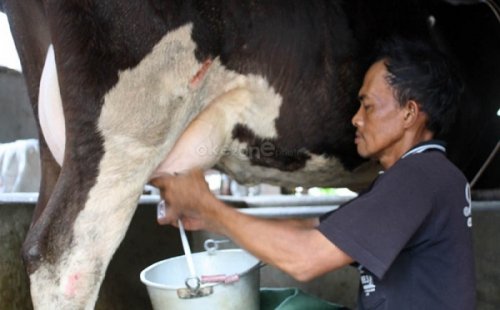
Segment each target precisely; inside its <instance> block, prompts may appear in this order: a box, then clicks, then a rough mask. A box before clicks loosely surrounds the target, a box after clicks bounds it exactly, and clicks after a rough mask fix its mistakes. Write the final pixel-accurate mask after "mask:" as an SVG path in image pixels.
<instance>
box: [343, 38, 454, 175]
mask: <svg viewBox="0 0 500 310" xmlns="http://www.w3.org/2000/svg"><path fill="white" fill-rule="evenodd" d="M376 59H377V61H376V62H375V63H374V64H373V65H372V66H371V67H370V69H369V70H368V71H367V73H366V75H365V79H364V81H363V86H362V87H361V89H360V91H359V100H360V103H361V105H360V108H359V110H358V112H357V113H356V115H355V116H354V117H353V119H352V122H353V124H354V126H355V127H356V128H357V132H356V140H355V143H356V144H357V148H358V152H359V154H360V155H361V156H363V157H370V158H375V159H378V160H380V162H381V163H382V165H383V166H386V167H388V166H390V165H392V164H393V163H394V162H395V160H397V159H398V158H399V157H400V156H401V155H402V154H403V153H404V152H406V151H407V150H408V149H409V148H411V147H412V146H413V145H415V144H416V143H418V142H422V141H426V140H429V139H431V138H433V137H434V136H435V135H436V134H440V133H442V132H443V131H446V130H447V129H448V128H449V126H450V125H451V123H452V122H453V118H454V115H455V110H456V105H457V100H458V96H459V94H460V89H461V86H460V85H461V84H460V81H459V79H458V77H457V75H456V74H455V73H454V72H453V69H452V68H451V66H450V65H449V64H448V61H447V60H446V58H445V57H444V56H442V55H441V54H440V53H439V52H437V51H435V50H433V49H432V48H430V47H428V46H427V45H425V44H423V43H419V42H408V41H402V40H392V41H390V42H387V43H386V44H384V47H383V48H382V49H381V50H380V53H379V54H378V57H377V58H376Z"/></svg>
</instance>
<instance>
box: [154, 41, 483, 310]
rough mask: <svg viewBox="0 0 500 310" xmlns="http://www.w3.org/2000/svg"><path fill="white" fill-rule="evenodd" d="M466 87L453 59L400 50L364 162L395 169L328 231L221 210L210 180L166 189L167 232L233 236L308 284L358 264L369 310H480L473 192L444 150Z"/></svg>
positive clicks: (338, 214) (374, 84) (393, 52)
mask: <svg viewBox="0 0 500 310" xmlns="http://www.w3.org/2000/svg"><path fill="white" fill-rule="evenodd" d="M459 93H460V83H459V79H458V78H457V77H456V74H455V73H454V72H453V70H452V69H451V67H450V66H449V64H448V62H447V61H446V58H445V57H444V56H443V55H441V54H439V53H437V52H435V51H434V50H433V49H431V48H430V47H428V46H427V45H425V44H424V43H419V42H408V41H404V40H393V41H391V42H388V43H387V44H386V45H385V48H384V49H382V50H381V53H380V55H379V57H378V58H377V61H376V62H374V64H373V65H372V66H371V67H370V69H369V70H368V72H367V73H366V75H365V78H364V82H363V85H362V87H361V90H360V91H359V101H360V107H359V110H358V112H357V113H356V115H354V117H353V118H352V123H353V125H354V126H355V127H356V129H357V131H356V138H355V141H354V142H355V143H356V146H357V150H358V152H359V154H360V155H361V156H363V157H366V158H372V159H375V160H378V161H379V162H380V164H381V166H382V167H383V168H384V171H385V172H384V173H383V174H381V175H380V176H379V177H378V178H377V179H376V180H375V181H374V182H373V184H372V185H371V187H370V188H369V189H368V190H367V191H365V192H364V193H362V194H360V195H359V196H358V198H356V199H354V200H352V201H350V202H348V203H347V204H345V205H343V206H342V207H341V208H340V209H339V210H337V211H335V212H332V213H330V214H327V215H325V216H323V217H322V218H321V219H320V221H318V220H308V221H294V220H279V221H278V220H269V219H261V218H254V217H251V216H248V215H244V214H242V213H240V212H238V211H235V210H234V209H232V208H230V207H228V206H226V205H225V204H223V203H222V202H220V201H219V200H217V199H216V198H215V197H214V196H213V195H212V194H211V193H210V191H209V190H208V187H207V185H206V183H205V181H204V179H203V175H202V172H200V171H195V172H191V173H189V174H187V175H183V176H178V177H165V178H162V179H156V180H154V181H153V183H154V184H155V185H156V186H158V187H159V188H160V189H161V192H162V197H163V198H164V199H165V200H166V201H167V204H168V205H169V206H170V209H169V210H168V212H167V214H166V216H165V217H163V218H160V219H159V222H160V223H161V224H166V223H170V224H174V225H175V223H176V221H177V219H178V218H181V219H182V221H183V223H184V225H185V227H186V228H187V229H207V230H210V231H214V232H218V233H221V234H224V235H227V236H228V237H229V238H231V239H232V240H233V241H235V242H236V243H237V244H239V245H240V246H241V247H243V248H245V249H246V250H248V251H249V252H251V253H252V254H253V255H255V256H256V257H258V258H259V259H261V260H262V261H264V262H266V263H268V264H270V265H273V266H276V267H278V268H280V269H281V270H283V271H285V272H286V273H288V274H290V275H292V276H293V277H294V278H296V279H298V280H300V281H308V280H310V279H312V278H314V277H316V276H319V275H322V274H324V273H326V272H329V271H332V270H335V269H338V268H341V267H343V266H346V265H349V264H353V265H355V266H358V269H359V271H360V279H361V285H360V291H359V298H358V307H359V309H474V305H475V279H474V262H473V251H472V236H471V228H470V227H471V220H470V193H469V186H468V184H467V181H466V179H465V177H464V176H463V175H462V173H461V172H460V171H459V170H458V169H457V168H456V167H455V166H454V165H453V164H451V162H449V161H448V160H447V159H446V157H445V153H444V151H445V148H444V145H443V144H442V143H441V142H439V141H434V140H432V139H433V138H434V137H435V136H436V135H439V134H443V133H444V132H445V131H446V130H447V129H448V128H449V126H450V123H451V122H452V120H453V115H454V111H455V109H456V104H457V100H458V96H459Z"/></svg>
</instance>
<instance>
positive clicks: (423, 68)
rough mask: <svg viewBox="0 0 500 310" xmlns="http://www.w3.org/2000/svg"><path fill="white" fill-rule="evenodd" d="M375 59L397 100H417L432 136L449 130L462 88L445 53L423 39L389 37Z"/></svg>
mask: <svg viewBox="0 0 500 310" xmlns="http://www.w3.org/2000/svg"><path fill="white" fill-rule="evenodd" d="M378 60H383V61H384V64H385V66H386V68H387V71H388V73H389V74H388V75H387V82H388V83H389V85H390V86H391V87H392V88H393V89H394V97H395V98H396V100H397V101H398V102H399V104H400V105H401V106H404V105H405V104H406V103H407V102H408V101H410V100H413V101H415V102H417V103H418V104H419V105H420V108H421V110H422V111H423V112H425V114H426V115H427V128H428V129H429V130H430V131H432V132H433V133H434V135H435V136H439V135H441V134H445V133H446V132H448V131H449V130H450V127H451V125H452V123H453V121H454V119H455V114H456V110H457V106H458V101H459V97H460V96H461V94H462V91H463V86H462V82H461V79H460V78H459V76H458V74H457V72H456V71H455V70H454V67H453V65H452V64H451V63H450V61H449V60H448V57H446V56H445V55H444V54H442V53H441V52H439V51H438V50H437V49H435V48H433V47H431V46H430V45H429V44H427V43H425V42H423V41H409V40H405V39H400V38H392V39H391V40H388V41H385V42H383V43H382V44H380V48H379V51H378V54H377V57H376V61H378Z"/></svg>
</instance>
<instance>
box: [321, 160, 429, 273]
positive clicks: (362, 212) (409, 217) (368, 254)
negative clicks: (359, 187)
mask: <svg viewBox="0 0 500 310" xmlns="http://www.w3.org/2000/svg"><path fill="white" fill-rule="evenodd" d="M393 168H396V167H393ZM431 206H432V187H431V185H430V184H428V183H427V182H426V178H425V175H424V174H423V173H422V172H421V171H419V169H418V168H417V167H412V166H408V165H406V166H405V165H403V167H398V169H390V170H389V171H387V172H386V173H385V174H384V175H382V176H380V177H379V178H378V179H377V180H376V181H375V183H374V184H373V186H372V189H371V190H370V191H369V192H367V193H365V194H363V195H360V196H359V197H358V198H356V199H354V200H352V201H351V202H349V203H347V204H346V205H344V206H343V207H341V208H339V209H338V210H337V211H335V212H333V213H331V214H330V215H329V216H327V217H324V218H323V219H322V221H321V223H320V225H319V226H318V230H319V231H320V232H321V233H322V234H323V235H325V236H326V237H327V238H328V239H329V240H330V241H331V242H332V243H333V244H335V245H336V246H337V247H339V248H340V249H342V250H343V251H344V252H345V253H347V254H348V255H349V256H351V258H352V259H354V260H355V261H357V262H358V263H359V264H361V265H363V266H364V267H365V268H366V269H368V270H369V271H371V272H372V273H373V274H375V275H376V276H377V277H378V278H380V279H381V278H383V276H384V274H385V272H386V271H387V270H388V268H389V267H390V266H391V264H392V262H393V261H394V259H395V258H396V256H397V255H398V254H399V253H400V252H401V250H403V248H404V247H405V245H406V244H407V243H408V241H409V240H410V239H411V237H412V236H413V235H414V233H415V232H416V231H417V230H418V228H419V227H420V226H421V224H422V223H423V222H424V220H425V218H426V217H427V215H428V214H429V212H430V210H431Z"/></svg>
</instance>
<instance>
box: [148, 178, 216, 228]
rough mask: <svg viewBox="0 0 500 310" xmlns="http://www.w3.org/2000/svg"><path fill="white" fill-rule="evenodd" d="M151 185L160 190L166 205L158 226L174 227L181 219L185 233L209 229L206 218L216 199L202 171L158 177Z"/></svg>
mask: <svg viewBox="0 0 500 310" xmlns="http://www.w3.org/2000/svg"><path fill="white" fill-rule="evenodd" d="M151 184H152V185H153V186H156V187H158V188H159V189H160V193H161V197H162V198H163V200H164V201H165V205H166V210H165V216H164V217H161V218H158V223H160V224H171V225H174V226H177V220H178V219H181V220H182V223H183V224H184V227H185V228H186V229H187V230H199V229H208V228H209V226H210V224H209V223H208V222H207V218H206V215H207V213H208V212H210V209H211V207H212V204H211V202H212V201H214V200H215V199H216V198H215V197H214V196H213V194H212V193H211V192H210V189H209V188H208V184H207V183H206V182H205V178H204V174H203V172H202V171H201V170H193V171H190V172H189V173H187V174H184V175H176V176H171V175H168V176H162V177H158V178H155V179H153V180H152V181H151Z"/></svg>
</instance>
